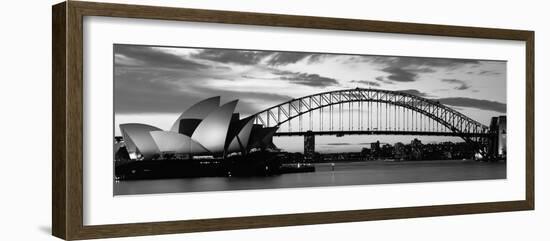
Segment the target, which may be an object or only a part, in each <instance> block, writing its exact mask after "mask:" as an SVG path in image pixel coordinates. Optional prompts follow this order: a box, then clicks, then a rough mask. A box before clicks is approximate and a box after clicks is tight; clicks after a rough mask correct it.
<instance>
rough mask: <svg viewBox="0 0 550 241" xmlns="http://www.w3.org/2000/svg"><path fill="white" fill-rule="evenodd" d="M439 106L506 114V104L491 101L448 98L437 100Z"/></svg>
mask: <svg viewBox="0 0 550 241" xmlns="http://www.w3.org/2000/svg"><path fill="white" fill-rule="evenodd" d="M437 101H439V102H440V103H441V104H444V105H452V106H459V107H470V108H476V109H481V110H491V111H496V112H500V113H506V104H504V103H500V102H497V101H491V100H480V99H474V98H467V97H450V98H441V99H437Z"/></svg>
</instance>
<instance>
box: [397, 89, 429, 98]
mask: <svg viewBox="0 0 550 241" xmlns="http://www.w3.org/2000/svg"><path fill="white" fill-rule="evenodd" d="M398 91H399V92H403V93H406V94H410V95H415V96H420V97H427V96H429V95H428V94H426V93H424V92H421V91H419V90H415V89H409V90H398Z"/></svg>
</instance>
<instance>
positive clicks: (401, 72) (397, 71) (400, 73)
mask: <svg viewBox="0 0 550 241" xmlns="http://www.w3.org/2000/svg"><path fill="white" fill-rule="evenodd" d="M382 71H384V72H386V73H389V74H390V75H388V76H387V77H386V78H387V79H389V80H393V81H398V82H412V81H415V80H416V77H417V76H418V74H416V73H413V72H411V71H408V70H405V69H402V68H399V67H386V68H383V69H382Z"/></svg>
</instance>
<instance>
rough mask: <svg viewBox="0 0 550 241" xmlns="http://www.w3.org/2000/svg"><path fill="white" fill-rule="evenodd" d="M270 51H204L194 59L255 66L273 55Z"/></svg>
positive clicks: (195, 55)
mask: <svg viewBox="0 0 550 241" xmlns="http://www.w3.org/2000/svg"><path fill="white" fill-rule="evenodd" d="M271 54H272V52H268V51H248V50H234V49H204V50H203V51H201V52H199V53H196V54H194V55H192V56H193V57H194V58H198V59H205V60H210V61H214V62H219V63H224V64H240V65H255V64H258V63H259V62H260V61H261V60H262V59H263V58H265V57H267V56H269V55H271Z"/></svg>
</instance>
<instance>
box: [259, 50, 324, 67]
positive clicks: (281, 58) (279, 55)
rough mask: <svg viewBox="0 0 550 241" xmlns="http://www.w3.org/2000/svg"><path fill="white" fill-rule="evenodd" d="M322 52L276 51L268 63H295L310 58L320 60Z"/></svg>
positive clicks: (315, 60) (311, 60)
mask: <svg viewBox="0 0 550 241" xmlns="http://www.w3.org/2000/svg"><path fill="white" fill-rule="evenodd" d="M322 56H323V55H322V54H311V53H300V52H275V53H273V54H272V55H271V56H270V59H269V60H268V61H267V64H268V65H274V66H276V65H287V64H295V63H297V62H299V61H301V60H305V59H308V60H309V62H318V61H320V59H321V58H322Z"/></svg>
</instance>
